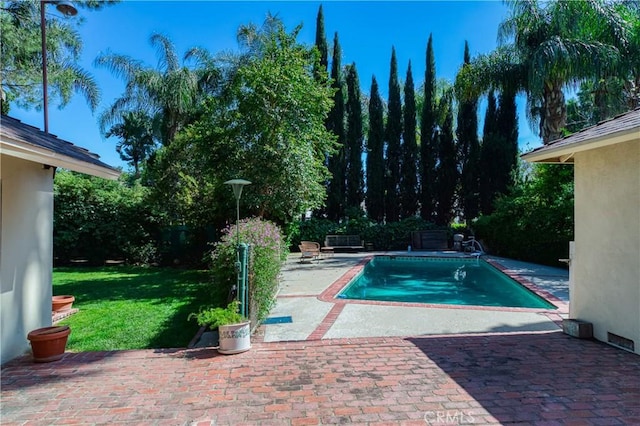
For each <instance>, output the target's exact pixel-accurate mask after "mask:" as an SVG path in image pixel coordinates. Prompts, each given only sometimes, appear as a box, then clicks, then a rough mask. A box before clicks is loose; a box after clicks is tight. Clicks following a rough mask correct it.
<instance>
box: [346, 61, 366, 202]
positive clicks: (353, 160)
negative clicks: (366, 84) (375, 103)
mask: <svg viewBox="0 0 640 426" xmlns="http://www.w3.org/2000/svg"><path fill="white" fill-rule="evenodd" d="M346 113H347V140H346V152H347V161H348V163H347V182H346V188H347V204H346V206H347V208H356V209H359V208H360V205H361V204H362V201H363V198H364V178H363V173H362V149H363V138H364V133H363V131H362V104H361V102H360V81H359V79H358V71H357V70H356V64H355V63H353V64H351V65H350V66H348V67H347V105H346Z"/></svg>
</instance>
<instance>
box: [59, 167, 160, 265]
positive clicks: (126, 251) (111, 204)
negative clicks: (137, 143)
mask: <svg viewBox="0 0 640 426" xmlns="http://www.w3.org/2000/svg"><path fill="white" fill-rule="evenodd" d="M124 178H125V177H123V179H124ZM147 195H148V189H147V188H144V187H142V186H140V185H133V186H127V185H125V183H124V182H123V181H110V180H106V179H102V178H96V177H92V176H85V175H81V174H79V173H73V172H68V171H64V170H63V171H58V172H57V173H56V177H55V180H54V219H53V220H54V232H53V250H54V256H55V257H56V259H57V262H58V263H66V262H68V261H69V260H70V259H73V258H84V259H88V260H89V262H90V263H91V264H102V263H103V262H104V261H105V260H106V259H126V260H127V261H128V262H130V263H151V262H153V261H155V260H156V258H157V249H156V248H157V241H156V237H157V235H158V230H159V225H158V223H159V220H158V217H157V215H155V214H154V213H153V211H152V210H151V208H150V207H149V203H148V202H147Z"/></svg>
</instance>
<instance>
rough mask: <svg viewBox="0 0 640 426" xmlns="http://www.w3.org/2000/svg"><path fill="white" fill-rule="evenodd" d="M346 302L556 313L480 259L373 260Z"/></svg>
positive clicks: (355, 281)
mask: <svg viewBox="0 0 640 426" xmlns="http://www.w3.org/2000/svg"><path fill="white" fill-rule="evenodd" d="M338 297H340V298H345V299H360V300H380V301H390V302H410V303H435V304H445V305H476V306H501V307H515V308H541V309H556V307H555V306H554V305H552V304H551V303H549V302H547V301H546V300H544V299H543V298H541V297H540V296H538V295H536V294H535V293H533V292H531V291H530V290H528V289H526V288H525V287H523V286H522V285H520V284H519V283H517V282H516V281H514V280H512V279H511V278H509V277H508V276H507V275H505V274H503V273H502V272H500V271H498V270H497V269H496V268H494V267H493V266H491V265H489V264H488V263H487V262H485V261H484V260H482V259H475V258H473V259H469V258H428V257H392V256H376V257H374V258H373V260H371V262H369V263H367V264H366V265H365V267H364V269H363V271H362V273H360V274H359V275H358V276H357V277H355V278H354V279H353V280H352V281H351V282H350V283H349V284H348V285H347V286H346V287H345V288H344V289H343V290H342V292H340V294H339V295H338Z"/></svg>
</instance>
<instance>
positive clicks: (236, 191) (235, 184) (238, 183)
mask: <svg viewBox="0 0 640 426" xmlns="http://www.w3.org/2000/svg"><path fill="white" fill-rule="evenodd" d="M224 184H225V185H231V188H232V189H233V195H235V197H236V237H237V238H238V244H240V196H241V195H242V188H244V186H245V185H250V184H251V182H249V181H248V180H244V179H231V180H228V181H226V182H225V183H224Z"/></svg>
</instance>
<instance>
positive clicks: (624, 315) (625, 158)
mask: <svg viewBox="0 0 640 426" xmlns="http://www.w3.org/2000/svg"><path fill="white" fill-rule="evenodd" d="M575 212H576V213H575V214H576V217H575V257H574V258H573V260H572V264H571V266H572V274H573V275H572V278H573V279H574V288H573V292H572V294H571V295H570V297H571V307H570V310H571V311H570V316H571V318H577V319H581V320H585V321H589V322H592V323H593V328H594V336H595V337H596V339H598V340H601V341H604V342H606V341H607V333H608V332H610V333H614V334H617V335H619V336H622V337H625V338H627V339H631V340H633V341H634V343H635V352H636V353H638V354H640V137H639V138H638V139H636V140H634V141H631V142H626V143H621V144H617V145H613V146H609V147H604V148H599V149H594V150H590V151H585V152H580V153H576V155H575Z"/></svg>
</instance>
